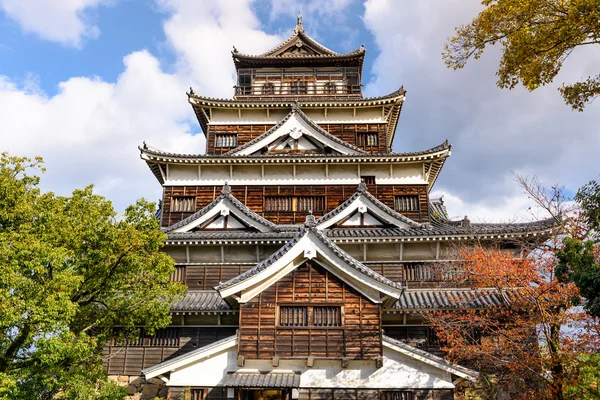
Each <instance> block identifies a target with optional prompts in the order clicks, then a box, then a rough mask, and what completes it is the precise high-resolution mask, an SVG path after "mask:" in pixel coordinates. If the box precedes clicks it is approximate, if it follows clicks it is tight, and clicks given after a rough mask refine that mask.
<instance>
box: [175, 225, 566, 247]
mask: <svg viewBox="0 0 600 400" xmlns="http://www.w3.org/2000/svg"><path fill="white" fill-rule="evenodd" d="M553 230H554V227H546V228H536V229H528V230H527V229H525V230H523V231H512V232H494V233H485V232H472V233H436V232H432V233H431V234H420V235H406V236H399V235H398V234H391V235H387V236H386V235H381V236H379V235H377V236H366V235H348V236H331V235H329V234H328V235H327V236H328V238H329V240H331V241H332V242H334V243H335V244H346V243H348V244H355V243H356V244H359V243H415V242H416V243H419V242H461V241H471V240H505V241H510V240H515V239H530V240H545V239H546V238H547V237H549V235H551V234H552V233H553ZM340 231H341V230H340ZM340 231H338V232H340ZM325 233H326V234H327V233H328V232H325ZM292 236H293V235H292V234H291V233H289V234H282V233H279V234H278V233H273V234H272V235H267V234H262V235H256V237H251V236H247V237H239V238H236V237H227V238H225V237H222V238H219V237H202V236H201V235H200V234H198V235H189V236H187V237H182V236H175V235H172V234H169V237H168V239H167V241H166V242H165V243H166V244H167V245H221V244H244V245H266V244H274V245H275V244H285V243H287V242H289V241H290V237H292Z"/></svg>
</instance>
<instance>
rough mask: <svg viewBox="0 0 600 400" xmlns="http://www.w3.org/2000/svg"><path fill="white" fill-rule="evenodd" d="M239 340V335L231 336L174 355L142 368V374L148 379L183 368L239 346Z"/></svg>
mask: <svg viewBox="0 0 600 400" xmlns="http://www.w3.org/2000/svg"><path fill="white" fill-rule="evenodd" d="M237 341H238V340H237V335H233V336H229V337H227V338H224V339H221V340H218V341H216V342H214V343H211V344H209V345H207V346H203V347H200V348H198V349H196V350H193V351H190V352H189V353H185V354H182V355H180V356H178V357H174V358H171V359H170V360H166V361H163V362H161V363H159V364H156V365H153V366H152V367H148V368H145V369H143V370H142V374H144V375H145V376H146V379H150V378H154V377H157V376H160V375H163V374H166V373H169V372H171V371H173V370H175V369H178V368H182V367H184V366H186V365H189V364H192V363H195V362H198V361H200V360H202V359H205V358H210V357H212V356H214V355H215V354H218V353H220V352H222V351H225V350H228V349H231V348H233V347H235V346H237Z"/></svg>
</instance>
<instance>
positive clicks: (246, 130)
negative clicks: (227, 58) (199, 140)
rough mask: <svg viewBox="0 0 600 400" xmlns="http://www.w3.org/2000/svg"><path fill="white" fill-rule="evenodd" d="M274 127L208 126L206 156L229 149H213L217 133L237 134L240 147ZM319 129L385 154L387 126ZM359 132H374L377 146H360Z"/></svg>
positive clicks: (342, 125) (332, 125)
mask: <svg viewBox="0 0 600 400" xmlns="http://www.w3.org/2000/svg"><path fill="white" fill-rule="evenodd" d="M273 126H274V125H268V124H267V125H210V126H209V127H208V134H207V135H206V154H223V153H226V152H228V151H230V150H232V148H231V147H215V135H216V134H219V133H232V134H233V133H237V145H238V146H242V145H244V144H246V143H248V142H249V141H250V140H252V139H254V138H255V137H257V136H260V135H262V134H263V133H265V132H266V131H268V130H269V129H271V128H272V127H273ZM320 126H321V128H323V129H324V130H326V131H327V132H329V133H331V134H332V135H334V136H336V137H338V138H340V139H342V140H344V141H345V142H346V143H350V144H352V145H354V146H356V147H359V148H362V149H363V150H366V151H369V152H373V153H387V152H389V151H390V150H389V148H388V147H387V124H320ZM359 132H376V133H377V135H378V138H379V140H378V142H379V143H378V145H377V146H362V145H360V143H359V139H358V133H359Z"/></svg>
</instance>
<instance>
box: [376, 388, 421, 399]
mask: <svg viewBox="0 0 600 400" xmlns="http://www.w3.org/2000/svg"><path fill="white" fill-rule="evenodd" d="M382 394H383V399H382V400H413V399H414V395H413V392H411V391H409V390H396V391H393V392H392V391H389V392H383V393H382Z"/></svg>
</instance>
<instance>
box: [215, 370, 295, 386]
mask: <svg viewBox="0 0 600 400" xmlns="http://www.w3.org/2000/svg"><path fill="white" fill-rule="evenodd" d="M223 386H225V387H243V388H297V387H299V386H300V373H299V372H290V373H285V372H255V373H243V372H230V373H228V374H227V377H226V378H225V382H224V383H223Z"/></svg>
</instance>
